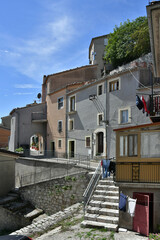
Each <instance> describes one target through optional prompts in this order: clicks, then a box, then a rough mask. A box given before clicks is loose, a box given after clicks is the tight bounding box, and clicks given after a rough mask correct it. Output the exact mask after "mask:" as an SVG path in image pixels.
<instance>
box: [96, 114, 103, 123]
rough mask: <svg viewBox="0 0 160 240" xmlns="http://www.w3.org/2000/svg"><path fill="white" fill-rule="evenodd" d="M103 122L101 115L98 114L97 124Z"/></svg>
mask: <svg viewBox="0 0 160 240" xmlns="http://www.w3.org/2000/svg"><path fill="white" fill-rule="evenodd" d="M103 120H104V119H103V113H99V114H98V116H97V124H98V125H101V124H102V121H103Z"/></svg>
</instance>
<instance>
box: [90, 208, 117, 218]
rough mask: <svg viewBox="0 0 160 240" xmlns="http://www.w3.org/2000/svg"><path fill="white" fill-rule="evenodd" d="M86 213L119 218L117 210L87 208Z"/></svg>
mask: <svg viewBox="0 0 160 240" xmlns="http://www.w3.org/2000/svg"><path fill="white" fill-rule="evenodd" d="M86 212H87V213H90V214H99V215H105V216H112V217H119V210H117V209H110V208H99V207H91V206H88V208H87V210H86Z"/></svg>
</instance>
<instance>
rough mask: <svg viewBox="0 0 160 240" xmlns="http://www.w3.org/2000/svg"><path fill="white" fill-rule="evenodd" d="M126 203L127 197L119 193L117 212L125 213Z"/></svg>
mask: <svg viewBox="0 0 160 240" xmlns="http://www.w3.org/2000/svg"><path fill="white" fill-rule="evenodd" d="M126 203H127V196H126V195H124V194H123V193H120V200H119V210H121V211H123V212H125V211H126Z"/></svg>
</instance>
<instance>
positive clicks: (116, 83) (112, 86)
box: [108, 78, 120, 92]
mask: <svg viewBox="0 0 160 240" xmlns="http://www.w3.org/2000/svg"><path fill="white" fill-rule="evenodd" d="M117 90H120V78H116V79H113V80H110V81H108V91H109V92H114V91H117Z"/></svg>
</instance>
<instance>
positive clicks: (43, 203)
mask: <svg viewBox="0 0 160 240" xmlns="http://www.w3.org/2000/svg"><path fill="white" fill-rule="evenodd" d="M89 180H90V176H89V174H88V173H87V171H84V172H81V173H79V174H76V175H75V174H73V175H70V176H67V177H62V178H58V179H53V180H49V181H46V182H42V183H37V184H34V185H30V186H25V187H21V188H20V189H19V190H20V194H21V197H22V198H24V199H25V200H28V201H29V202H30V203H31V204H33V205H34V206H35V207H36V208H40V209H43V210H44V212H45V213H47V214H49V215H51V214H54V213H56V212H58V211H61V210H63V209H65V208H66V207H69V206H71V205H72V204H75V203H77V202H82V200H83V193H84V191H85V189H86V187H87V185H88V183H89Z"/></svg>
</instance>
